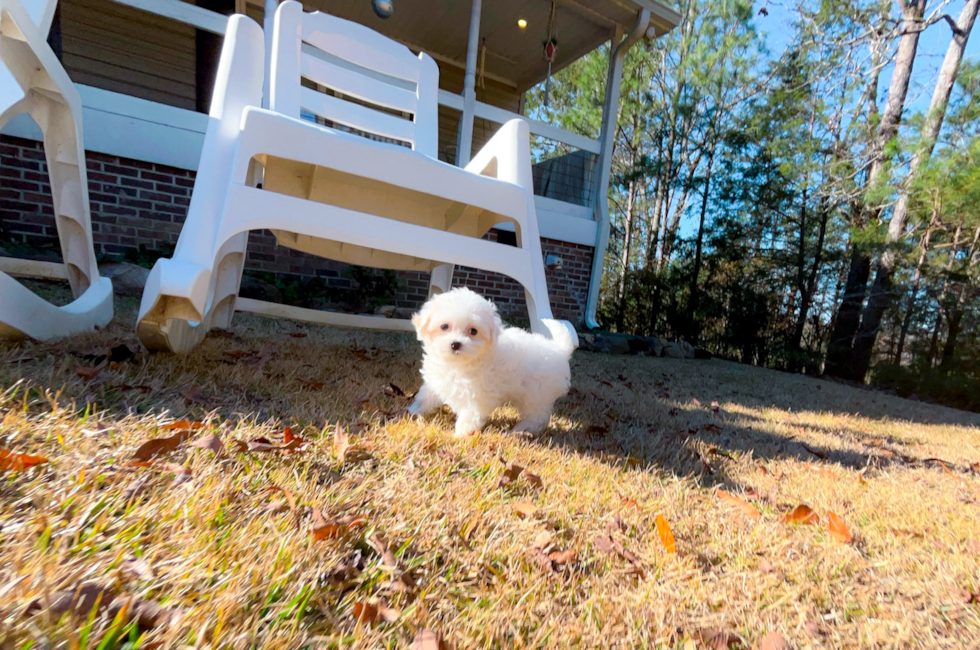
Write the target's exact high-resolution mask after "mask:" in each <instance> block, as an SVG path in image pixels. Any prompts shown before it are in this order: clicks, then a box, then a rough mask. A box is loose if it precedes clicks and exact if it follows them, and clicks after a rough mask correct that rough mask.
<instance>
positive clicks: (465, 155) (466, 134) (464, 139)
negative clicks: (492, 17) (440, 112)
mask: <svg viewBox="0 0 980 650" xmlns="http://www.w3.org/2000/svg"><path fill="white" fill-rule="evenodd" d="M472 2H473V5H472V9H471V12H470V40H469V42H468V43H467V44H466V76H464V77H463V117H462V119H461V120H460V125H459V146H458V147H457V149H456V166H458V167H465V166H466V164H467V163H468V162H469V161H470V155H471V153H472V149H473V118H474V117H475V113H476V59H477V53H478V52H479V51H480V11H481V9H482V5H483V1H482V0H472Z"/></svg>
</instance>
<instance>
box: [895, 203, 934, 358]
mask: <svg viewBox="0 0 980 650" xmlns="http://www.w3.org/2000/svg"><path fill="white" fill-rule="evenodd" d="M938 225H939V204H938V203H935V204H934V205H933V209H932V217H931V218H930V220H929V225H928V226H927V227H926V232H925V234H923V235H922V240H921V242H920V243H919V261H918V262H917V263H916V265H915V275H914V276H913V277H912V290H911V293H910V294H909V304H908V307H907V308H906V309H905V316H904V317H903V318H902V329H901V331H900V332H899V334H898V347H897V349H896V350H895V363H896V364H898V365H902V356H903V355H904V354H905V339H906V337H908V334H909V329H910V328H911V327H912V318H913V317H914V316H915V307H916V303H917V302H918V301H919V285H920V284H921V283H922V267H923V266H925V263H926V255H927V254H928V253H929V242H930V241H931V239H932V231H933V229H934V228H935V227H936V226H938Z"/></svg>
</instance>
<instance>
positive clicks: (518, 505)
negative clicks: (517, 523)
mask: <svg viewBox="0 0 980 650" xmlns="http://www.w3.org/2000/svg"><path fill="white" fill-rule="evenodd" d="M511 505H513V507H514V510H515V511H516V512H517V514H518V516H520V517H523V518H525V519H527V518H530V517H533V516H534V513H536V512H537V511H538V507H537V506H536V505H534V504H533V503H528V502H527V501H515V502H514V503H513V504H511Z"/></svg>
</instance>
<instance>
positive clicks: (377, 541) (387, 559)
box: [367, 535, 398, 571]
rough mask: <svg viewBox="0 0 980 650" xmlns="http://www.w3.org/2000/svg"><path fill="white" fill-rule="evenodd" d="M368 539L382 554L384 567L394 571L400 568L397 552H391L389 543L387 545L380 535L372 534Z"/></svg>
mask: <svg viewBox="0 0 980 650" xmlns="http://www.w3.org/2000/svg"><path fill="white" fill-rule="evenodd" d="M367 541H368V543H369V544H370V545H371V546H373V547H374V550H376V551H377V552H378V554H379V555H381V566H382V567H384V568H386V569H388V570H391V571H394V570H395V569H397V568H398V558H396V557H395V554H394V553H392V552H391V550H390V549H389V548H388V546H387V545H385V543H384V541H382V539H381V538H380V537H378V536H377V535H372V536H371V537H369V538H368V540H367Z"/></svg>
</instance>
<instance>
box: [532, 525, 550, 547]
mask: <svg viewBox="0 0 980 650" xmlns="http://www.w3.org/2000/svg"><path fill="white" fill-rule="evenodd" d="M552 539H553V536H552V534H551V533H549V532H548V531H546V530H545V531H542V532H540V533H538V535H537V537H535V538H534V541H533V542H531V548H536V549H538V550H541V551H543V550H544V549H546V548H548V544H551V540H552Z"/></svg>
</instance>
